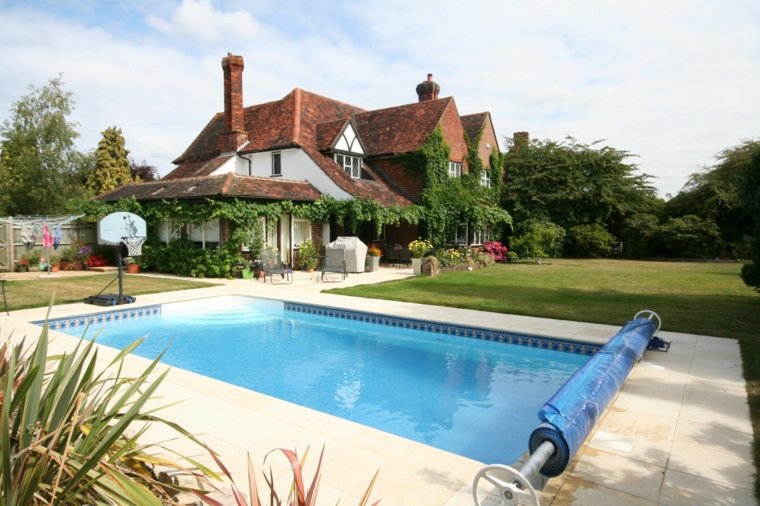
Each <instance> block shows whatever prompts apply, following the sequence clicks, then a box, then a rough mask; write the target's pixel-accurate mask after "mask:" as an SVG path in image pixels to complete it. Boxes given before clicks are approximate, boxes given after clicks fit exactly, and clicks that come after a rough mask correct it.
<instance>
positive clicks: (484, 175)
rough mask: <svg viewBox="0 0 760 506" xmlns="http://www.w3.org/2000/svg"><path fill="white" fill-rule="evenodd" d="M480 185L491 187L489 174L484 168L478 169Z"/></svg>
mask: <svg viewBox="0 0 760 506" xmlns="http://www.w3.org/2000/svg"><path fill="white" fill-rule="evenodd" d="M480 186H483V187H485V188H490V187H491V175H490V174H489V173H488V171H487V170H486V169H483V170H481V171H480Z"/></svg>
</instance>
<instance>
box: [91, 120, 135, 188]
mask: <svg viewBox="0 0 760 506" xmlns="http://www.w3.org/2000/svg"><path fill="white" fill-rule="evenodd" d="M102 134H103V138H102V139H101V140H100V142H99V143H98V148H97V149H96V150H95V168H94V169H93V171H92V173H91V174H90V177H88V178H87V188H88V189H89V190H90V191H91V192H93V193H94V194H95V195H100V194H101V193H104V192H107V191H111V190H113V189H114V188H118V187H119V186H121V185H123V184H127V183H131V182H132V181H133V179H132V174H131V172H130V167H129V158H127V155H129V151H128V150H127V149H126V148H125V147H124V145H125V141H124V136H123V135H122V133H121V128H116V127H115V126H114V127H108V128H106V129H105V130H103V132H102Z"/></svg>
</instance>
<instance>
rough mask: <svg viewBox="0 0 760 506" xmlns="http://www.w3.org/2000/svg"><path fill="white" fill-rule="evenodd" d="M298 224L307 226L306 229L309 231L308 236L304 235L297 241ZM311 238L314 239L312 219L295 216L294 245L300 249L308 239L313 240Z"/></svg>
mask: <svg viewBox="0 0 760 506" xmlns="http://www.w3.org/2000/svg"><path fill="white" fill-rule="evenodd" d="M297 226H305V230H306V231H307V233H306V237H304V238H303V240H302V241H296V239H297V235H296V227H297ZM311 240H312V235H311V221H309V220H305V219H302V218H293V247H294V248H296V249H298V248H300V247H301V244H303V243H304V242H306V241H311Z"/></svg>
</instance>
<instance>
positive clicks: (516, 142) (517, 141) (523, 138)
mask: <svg viewBox="0 0 760 506" xmlns="http://www.w3.org/2000/svg"><path fill="white" fill-rule="evenodd" d="M529 144H530V133H528V132H515V133H513V134H512V146H513V148H512V149H514V150H515V151H518V150H519V149H520V148H521V147H523V146H528V145H529Z"/></svg>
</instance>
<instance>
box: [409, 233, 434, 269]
mask: <svg viewBox="0 0 760 506" xmlns="http://www.w3.org/2000/svg"><path fill="white" fill-rule="evenodd" d="M431 249H433V245H432V244H431V243H430V241H428V240H426V239H420V238H418V239H417V240H416V241H412V242H410V243H409V251H410V252H411V253H412V272H413V273H414V275H415V276H419V275H420V273H421V272H422V257H423V256H425V253H427V252H428V251H430V250H431Z"/></svg>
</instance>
